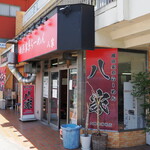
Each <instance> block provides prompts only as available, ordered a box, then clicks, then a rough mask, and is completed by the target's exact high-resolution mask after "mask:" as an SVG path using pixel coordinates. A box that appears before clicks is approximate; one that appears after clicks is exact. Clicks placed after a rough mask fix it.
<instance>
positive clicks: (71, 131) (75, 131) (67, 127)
mask: <svg viewBox="0 0 150 150" xmlns="http://www.w3.org/2000/svg"><path fill="white" fill-rule="evenodd" d="M61 128H62V134H63V146H64V148H67V149H76V148H79V146H80V129H81V126H79V125H76V124H62V125H61Z"/></svg>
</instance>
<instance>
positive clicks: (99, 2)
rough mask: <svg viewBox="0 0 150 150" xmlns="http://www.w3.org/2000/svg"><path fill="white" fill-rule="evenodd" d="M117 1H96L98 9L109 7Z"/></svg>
mask: <svg viewBox="0 0 150 150" xmlns="http://www.w3.org/2000/svg"><path fill="white" fill-rule="evenodd" d="M115 1H116V0H96V8H97V9H99V8H103V7H104V6H106V5H109V4H110V3H113V2H115Z"/></svg>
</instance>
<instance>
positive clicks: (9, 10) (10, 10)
mask: <svg viewBox="0 0 150 150" xmlns="http://www.w3.org/2000/svg"><path fill="white" fill-rule="evenodd" d="M16 11H20V7H19V6H14V5H8V4H2V3H0V16H9V17H15V16H16Z"/></svg>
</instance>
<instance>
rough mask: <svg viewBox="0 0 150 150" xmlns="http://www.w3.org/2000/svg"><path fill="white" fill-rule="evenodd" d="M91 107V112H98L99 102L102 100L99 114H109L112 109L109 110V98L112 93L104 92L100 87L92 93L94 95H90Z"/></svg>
mask: <svg viewBox="0 0 150 150" xmlns="http://www.w3.org/2000/svg"><path fill="white" fill-rule="evenodd" d="M89 99H90V102H91V103H90V108H89V111H90V113H92V112H94V113H97V110H98V109H97V102H98V101H100V103H99V115H102V114H103V113H105V114H107V115H109V114H110V111H109V107H108V106H109V101H108V100H109V99H110V95H109V93H107V92H105V93H103V91H102V90H101V89H100V88H99V89H97V90H96V92H95V93H94V92H93V93H92V95H91V96H90V98H89Z"/></svg>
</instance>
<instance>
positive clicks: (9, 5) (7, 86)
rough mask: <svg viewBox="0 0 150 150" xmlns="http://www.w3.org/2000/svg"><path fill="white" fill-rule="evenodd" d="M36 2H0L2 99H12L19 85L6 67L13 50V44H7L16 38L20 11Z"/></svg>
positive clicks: (2, 0) (28, 0) (5, 0)
mask: <svg viewBox="0 0 150 150" xmlns="http://www.w3.org/2000/svg"><path fill="white" fill-rule="evenodd" d="M34 2H35V0H11V1H10V0H0V23H1V24H0V54H1V59H0V76H1V81H0V91H3V92H4V93H3V92H2V94H1V97H0V99H2V98H5V99H6V98H7V99H10V98H11V97H12V95H11V92H12V91H15V92H16V90H17V85H18V81H17V80H16V79H15V78H14V77H13V75H12V74H11V72H10V70H9V69H8V68H7V67H6V64H7V54H8V52H9V51H10V50H11V49H12V46H11V44H6V42H7V41H8V40H9V39H12V38H13V37H15V36H16V33H15V32H16V28H17V27H16V13H17V12H20V11H23V12H22V13H24V11H26V10H27V9H28V8H29V7H30V6H31V5H32V4H33V3H34ZM18 22H19V21H17V23H18ZM4 51H5V52H4ZM20 71H22V70H20ZM22 72H24V71H22ZM15 99H16V97H15Z"/></svg>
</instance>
